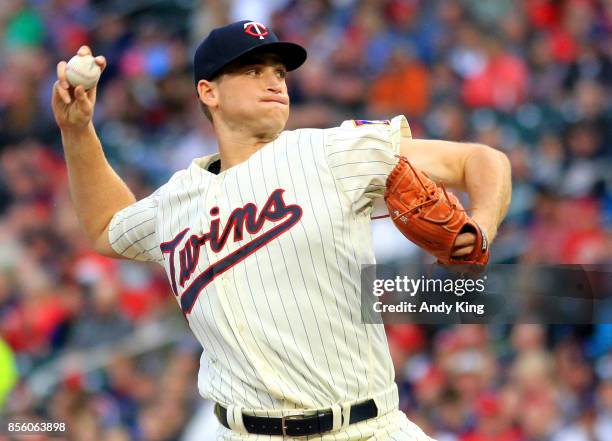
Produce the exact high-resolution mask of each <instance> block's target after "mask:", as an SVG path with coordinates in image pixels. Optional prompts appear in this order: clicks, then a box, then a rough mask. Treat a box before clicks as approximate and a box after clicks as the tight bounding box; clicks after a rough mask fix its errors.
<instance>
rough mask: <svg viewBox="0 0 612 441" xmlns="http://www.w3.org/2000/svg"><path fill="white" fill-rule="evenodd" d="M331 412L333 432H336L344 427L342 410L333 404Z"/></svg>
mask: <svg viewBox="0 0 612 441" xmlns="http://www.w3.org/2000/svg"><path fill="white" fill-rule="evenodd" d="M331 411H332V415H333V424H332V431H336V430H339V429H340V428H341V427H342V423H343V421H342V408H341V407H340V406H339V405H338V404H332V406H331Z"/></svg>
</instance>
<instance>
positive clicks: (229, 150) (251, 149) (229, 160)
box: [217, 131, 279, 171]
mask: <svg viewBox="0 0 612 441" xmlns="http://www.w3.org/2000/svg"><path fill="white" fill-rule="evenodd" d="M278 135H279V133H274V134H247V133H241V132H229V131H217V139H218V142H219V155H220V159H221V171H224V170H227V169H228V168H231V167H234V166H235V165H238V164H240V163H242V162H244V161H246V160H247V159H249V158H250V157H251V156H252V155H253V154H254V153H255V152H257V151H258V150H259V149H261V148H262V147H263V146H265V145H266V144H268V143H270V142H272V141H274V140H275V139H276V138H277V137H278Z"/></svg>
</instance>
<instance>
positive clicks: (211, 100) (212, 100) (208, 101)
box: [198, 80, 218, 107]
mask: <svg viewBox="0 0 612 441" xmlns="http://www.w3.org/2000/svg"><path fill="white" fill-rule="evenodd" d="M198 96H199V97H200V101H202V102H203V103H204V104H205V105H206V106H207V107H215V106H216V105H217V101H218V96H217V84H216V83H215V82H214V81H208V80H200V81H198Z"/></svg>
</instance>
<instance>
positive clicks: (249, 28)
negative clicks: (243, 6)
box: [244, 21, 270, 40]
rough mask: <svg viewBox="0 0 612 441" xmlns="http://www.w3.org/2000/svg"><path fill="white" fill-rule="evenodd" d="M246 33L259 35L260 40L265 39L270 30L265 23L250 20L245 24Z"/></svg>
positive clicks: (254, 35)
mask: <svg viewBox="0 0 612 441" xmlns="http://www.w3.org/2000/svg"><path fill="white" fill-rule="evenodd" d="M244 33H245V34H249V35H251V36H253V37H259V39H260V40H263V39H264V37H265V36H266V35H268V34H269V33H270V31H268V28H266V26H265V25H263V24H261V23H257V22H256V21H250V22H248V23H245V24H244Z"/></svg>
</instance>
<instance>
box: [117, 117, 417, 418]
mask: <svg viewBox="0 0 612 441" xmlns="http://www.w3.org/2000/svg"><path fill="white" fill-rule="evenodd" d="M409 135H410V129H409V127H408V123H407V122H406V119H405V118H404V117H403V116H397V117H395V118H393V119H392V120H391V121H387V122H377V123H371V122H367V121H345V122H344V123H343V124H342V125H341V126H340V127H335V128H331V129H325V130H320V129H300V130H295V131H285V132H282V133H281V135H280V136H279V137H278V138H277V139H276V140H274V141H273V142H271V143H269V144H267V145H265V146H264V147H262V148H261V149H260V150H259V151H257V152H256V153H255V154H253V155H252V156H251V157H250V158H249V159H248V160H246V161H245V162H243V163H241V164H239V165H236V166H234V167H231V168H230V169H227V170H225V171H223V172H221V173H219V174H213V173H210V172H209V171H208V169H207V167H208V165H209V164H210V163H211V162H212V161H214V160H216V159H218V155H212V156H208V157H204V158H199V159H196V160H194V161H193V162H192V164H191V165H190V167H189V168H187V169H186V170H182V171H180V172H178V173H176V174H175V175H174V176H173V177H172V178H171V179H170V181H169V182H168V183H167V184H165V185H163V186H162V187H160V188H159V189H158V190H157V191H155V193H153V194H152V195H151V196H149V197H147V198H145V199H143V200H141V201H139V202H136V203H135V204H133V205H131V206H129V207H127V208H125V209H124V210H122V211H120V212H119V213H117V214H116V215H115V216H114V217H113V219H112V222H111V226H110V236H109V239H110V242H111V244H112V246H113V248H114V249H115V250H116V251H117V252H118V253H119V254H122V255H123V256H125V257H128V258H132V259H137V260H149V261H157V262H159V263H160V264H162V265H163V266H164V267H165V269H166V272H167V274H168V277H169V280H170V283H171V286H172V289H173V292H174V294H175V297H176V300H177V302H178V304H179V306H180V307H181V309H182V311H183V314H184V315H185V317H186V319H187V321H188V323H189V326H190V328H191V330H192V331H193V333H194V334H195V336H196V338H197V339H198V340H199V342H200V343H201V344H202V347H203V349H204V350H203V354H202V358H201V367H200V372H199V378H198V385H199V388H200V393H201V394H202V395H203V396H205V397H207V398H210V399H212V400H214V401H217V402H219V403H222V404H225V405H239V406H243V407H245V408H250V409H270V410H273V409H293V408H301V409H309V408H326V407H329V406H330V405H331V404H334V403H344V402H350V401H356V400H359V399H365V398H369V397H371V396H372V395H373V394H375V393H378V392H380V391H383V390H387V389H390V388H393V387H395V386H394V374H393V365H392V363H391V359H390V356H389V351H388V346H387V340H386V336H385V332H384V328H383V326H382V325H365V324H363V323H361V313H360V283H361V282H360V271H361V268H360V265H361V264H371V263H374V253H373V251H372V246H371V240H370V213H371V209H372V204H373V200H374V199H375V198H377V197H381V196H382V195H383V193H384V189H385V181H386V178H387V176H388V174H389V173H390V171H391V170H392V169H393V167H394V166H395V164H396V163H397V158H396V157H395V155H396V153H398V151H399V145H400V138H401V136H409Z"/></svg>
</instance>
